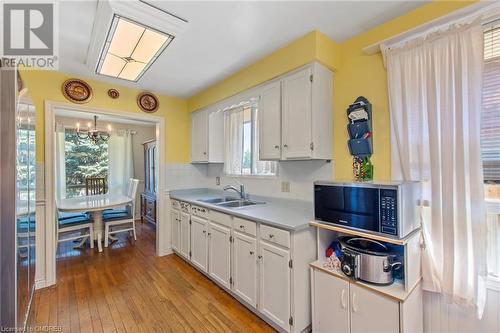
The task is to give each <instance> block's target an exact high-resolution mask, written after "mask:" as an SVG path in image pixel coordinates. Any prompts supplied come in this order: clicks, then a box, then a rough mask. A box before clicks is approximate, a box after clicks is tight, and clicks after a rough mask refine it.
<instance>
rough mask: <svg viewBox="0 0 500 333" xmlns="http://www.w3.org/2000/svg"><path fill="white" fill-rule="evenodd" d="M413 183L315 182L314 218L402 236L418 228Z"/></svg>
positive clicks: (386, 234) (398, 236)
mask: <svg viewBox="0 0 500 333" xmlns="http://www.w3.org/2000/svg"><path fill="white" fill-rule="evenodd" d="M417 190H418V186H417V183H415V182H401V183H399V182H387V183H347V182H319V181H317V182H315V183H314V217H315V219H316V220H317V221H321V222H324V223H329V224H334V225H337V226H341V227H345V228H351V229H357V230H361V231H366V232H370V233H376V234H381V235H385V236H393V237H397V238H404V237H405V236H407V235H408V234H410V233H411V232H412V231H414V230H415V229H418V228H419V227H420V219H419V217H418V215H417V212H418V205H417V200H416V199H415V198H416V197H417V196H416V191H417Z"/></svg>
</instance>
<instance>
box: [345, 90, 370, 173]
mask: <svg viewBox="0 0 500 333" xmlns="http://www.w3.org/2000/svg"><path fill="white" fill-rule="evenodd" d="M347 118H348V120H349V123H348V124H347V132H348V133H349V140H348V141H347V145H348V147H349V152H350V153H351V155H352V156H353V162H352V166H353V175H354V178H355V179H356V180H357V181H370V180H373V164H372V163H371V160H370V158H371V156H372V154H373V132H372V104H371V103H370V102H369V101H368V99H366V98H365V97H363V96H359V97H358V98H356V100H355V101H354V103H353V104H351V105H349V107H348V108H347Z"/></svg>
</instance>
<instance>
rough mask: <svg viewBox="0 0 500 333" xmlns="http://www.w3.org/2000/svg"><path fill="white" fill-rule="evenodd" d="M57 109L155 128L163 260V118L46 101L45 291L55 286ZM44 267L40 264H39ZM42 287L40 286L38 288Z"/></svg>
mask: <svg viewBox="0 0 500 333" xmlns="http://www.w3.org/2000/svg"><path fill="white" fill-rule="evenodd" d="M57 109H64V110H74V111H80V112H82V111H83V112H89V113H93V114H101V115H110V116H118V117H120V118H127V119H132V120H139V121H141V120H142V121H144V120H146V121H150V122H154V123H155V124H156V145H157V151H158V158H157V162H156V163H157V165H156V170H157V176H158V181H157V188H156V196H157V215H156V216H157V217H158V218H157V223H156V255H157V256H164V255H166V254H169V253H171V249H170V246H169V244H170V241H169V240H168V239H167V238H168V235H169V232H168V219H167V217H166V216H165V213H166V206H165V201H166V200H164V198H163V194H164V193H166V181H165V162H164V159H165V151H166V149H165V146H164V145H165V142H166V141H165V137H166V133H165V118H164V117H160V116H155V115H151V114H146V113H134V112H126V111H121V110H111V109H101V108H94V107H88V106H82V105H75V104H71V103H64V102H54V101H45V147H44V148H45V174H44V176H45V200H46V206H45V207H46V208H45V228H44V230H45V232H44V233H43V235H44V238H45V242H44V243H45V260H44V264H45V283H44V287H48V286H51V285H53V284H55V283H56V250H57V239H56V224H55V216H56V215H55V213H56V211H55V210H56V209H55V207H56V203H55V192H56V191H55V181H54V179H55V161H54V158H55V154H54V152H55V136H54V133H55V113H56V110H57ZM42 264H43V263H42ZM40 287H41V286H40Z"/></svg>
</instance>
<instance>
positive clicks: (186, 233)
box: [180, 212, 191, 259]
mask: <svg viewBox="0 0 500 333" xmlns="http://www.w3.org/2000/svg"><path fill="white" fill-rule="evenodd" d="M189 222H190V216H189V214H188V213H184V212H181V225H180V227H181V228H180V229H181V232H180V234H181V235H180V240H181V244H180V252H181V255H183V256H184V257H186V258H187V259H189V251H191V232H190V229H191V228H190V224H189Z"/></svg>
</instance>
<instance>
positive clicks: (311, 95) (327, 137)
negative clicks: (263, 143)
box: [281, 63, 333, 160]
mask: <svg viewBox="0 0 500 333" xmlns="http://www.w3.org/2000/svg"><path fill="white" fill-rule="evenodd" d="M282 89H283V94H282V98H283V108H282V127H281V131H282V132H281V133H282V159H284V160H293V159H298V160H303V159H331V158H332V154H333V136H332V132H333V121H332V119H333V118H332V117H333V99H332V98H333V74H332V72H331V71H330V70H328V69H327V68H326V67H324V66H323V65H321V64H319V63H313V64H311V65H308V66H307V67H305V68H303V69H300V70H298V71H296V72H293V73H291V74H289V75H287V76H285V77H284V78H283V86H282Z"/></svg>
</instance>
